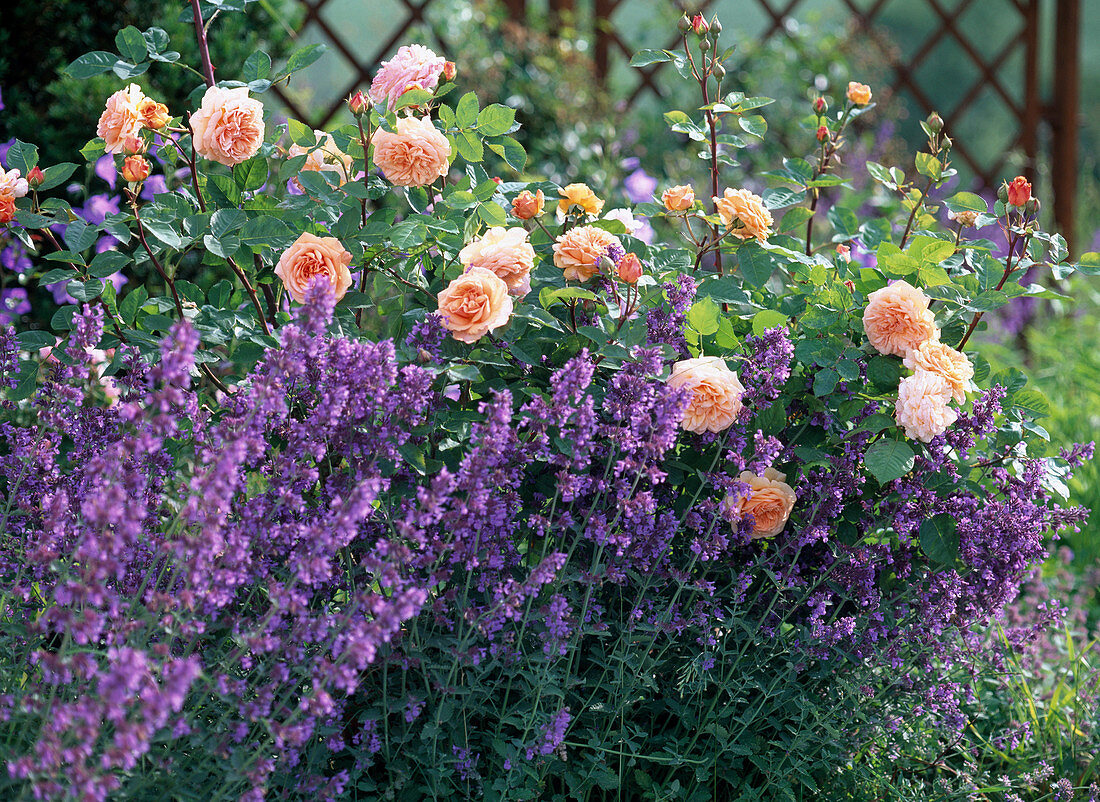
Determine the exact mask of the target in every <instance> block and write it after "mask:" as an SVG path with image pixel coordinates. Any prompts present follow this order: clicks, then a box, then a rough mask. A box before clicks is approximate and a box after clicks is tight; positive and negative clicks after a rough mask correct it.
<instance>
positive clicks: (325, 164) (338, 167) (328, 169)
mask: <svg viewBox="0 0 1100 802" xmlns="http://www.w3.org/2000/svg"><path fill="white" fill-rule="evenodd" d="M313 135H314V136H315V137H317V139H316V144H315V145H314V146H313V147H310V146H308V145H291V146H290V148H289V149H288V150H287V153H286V155H287V157H288V158H291V159H293V158H294V157H295V156H301V155H303V154H308V155H306V161H305V164H303V165H302V169H303V170H310V171H313V172H318V173H332V174H333V175H334V176H335V177H336V180H337V182H338V183H339V184H343V183H345V182H346V181H347V180H348V179H349V178H350V177H351V165H352V160H351V156H349V155H347V154H346V153H344V152H343V151H342V150H340V148H338V147H336V140H335V139H333V138H332V134H326V133H325V132H324V131H317V130H314V132H313ZM294 181H295V183H297V181H298V179H297V178H295V179H294ZM300 188H301V186H300V185H299V189H300Z"/></svg>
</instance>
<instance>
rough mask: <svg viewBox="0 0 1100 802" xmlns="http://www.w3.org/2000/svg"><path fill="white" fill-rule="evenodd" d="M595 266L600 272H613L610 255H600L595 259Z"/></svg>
mask: <svg viewBox="0 0 1100 802" xmlns="http://www.w3.org/2000/svg"><path fill="white" fill-rule="evenodd" d="M596 266H597V267H598V268H599V269H600V272H601V273H607V274H608V275H612V274H613V273H614V272H615V263H614V262H613V261H611V257H610V256H601V257H600V258H599V259H597V260H596Z"/></svg>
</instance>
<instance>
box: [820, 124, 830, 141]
mask: <svg viewBox="0 0 1100 802" xmlns="http://www.w3.org/2000/svg"><path fill="white" fill-rule="evenodd" d="M828 138H829V129H828V128H827V127H825V126H824V125H821V126H818V129H817V141H818V142H824V141H825V140H826V139H828Z"/></svg>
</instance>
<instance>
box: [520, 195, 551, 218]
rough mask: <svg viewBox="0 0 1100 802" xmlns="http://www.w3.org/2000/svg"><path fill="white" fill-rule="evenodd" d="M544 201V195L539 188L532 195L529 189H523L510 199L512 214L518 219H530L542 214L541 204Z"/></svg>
mask: <svg viewBox="0 0 1100 802" xmlns="http://www.w3.org/2000/svg"><path fill="white" fill-rule="evenodd" d="M545 202H546V197H545V196H544V195H543V194H542V190H541V189H540V190H538V191H536V192H535V194H534V195H532V194H531V190H529V189H525V190H523V192H521V193H519V194H518V195H516V199H515V200H514V201H512V214H513V215H514V216H515V217H518V218H519V219H520V220H530V219H531V218H532V217H538V216H539V215H540V214H542V206H543V204H544V203H545Z"/></svg>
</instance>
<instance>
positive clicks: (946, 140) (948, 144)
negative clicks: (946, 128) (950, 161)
mask: <svg viewBox="0 0 1100 802" xmlns="http://www.w3.org/2000/svg"><path fill="white" fill-rule="evenodd" d="M940 144H941V145H943V149H944V150H951V146H952V145H954V144H955V143H954V142H953V141H952V140H951V137H949V136H945V137H944V138H943V139H942V140H941V142H940Z"/></svg>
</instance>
